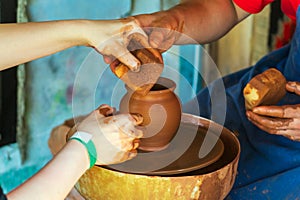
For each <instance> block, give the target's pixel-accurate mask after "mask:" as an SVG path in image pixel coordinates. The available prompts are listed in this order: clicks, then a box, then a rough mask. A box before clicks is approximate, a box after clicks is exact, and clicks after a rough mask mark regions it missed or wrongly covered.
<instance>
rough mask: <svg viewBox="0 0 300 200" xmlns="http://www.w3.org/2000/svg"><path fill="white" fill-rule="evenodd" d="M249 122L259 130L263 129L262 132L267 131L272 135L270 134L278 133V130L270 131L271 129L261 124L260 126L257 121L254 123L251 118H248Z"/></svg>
mask: <svg viewBox="0 0 300 200" xmlns="http://www.w3.org/2000/svg"><path fill="white" fill-rule="evenodd" d="M248 120H249V121H250V122H251V123H253V124H254V125H255V126H257V127H258V128H259V129H261V130H263V131H265V132H267V133H270V134H276V133H277V131H278V130H276V129H270V128H268V127H265V126H263V125H261V124H260V123H259V122H257V121H252V119H251V118H248Z"/></svg>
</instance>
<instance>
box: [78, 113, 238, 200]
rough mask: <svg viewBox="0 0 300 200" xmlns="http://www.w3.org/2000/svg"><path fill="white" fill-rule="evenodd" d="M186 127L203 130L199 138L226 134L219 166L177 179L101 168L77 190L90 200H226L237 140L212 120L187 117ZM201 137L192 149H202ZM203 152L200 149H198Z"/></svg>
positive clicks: (86, 176)
mask: <svg viewBox="0 0 300 200" xmlns="http://www.w3.org/2000/svg"><path fill="white" fill-rule="evenodd" d="M181 122H182V123H187V124H193V125H195V126H198V127H199V132H198V134H197V136H199V135H201V134H208V133H207V131H208V130H210V134H214V132H216V133H217V132H218V131H220V130H221V131H222V132H221V135H220V139H221V141H222V142H223V143H224V146H225V148H224V153H223V154H222V156H221V158H220V159H218V160H217V161H216V162H215V163H213V164H211V165H209V166H207V167H205V168H201V169H199V170H195V171H192V172H189V173H185V174H177V175H175V176H172V175H168V176H149V175H139V174H132V173H126V172H120V171H116V170H112V169H108V168H105V167H101V166H95V167H93V168H91V169H90V170H88V171H87V172H86V173H85V174H84V175H83V176H82V177H81V178H80V179H79V181H78V183H77V184H76V186H75V187H76V189H77V190H78V191H79V193H80V194H81V195H82V196H83V197H84V198H85V199H87V200H95V199H108V200H110V199H111V200H114V199H118V200H127V199H153V200H159V199H165V200H174V199H182V200H184V199H208V200H211V199H224V198H225V197H226V196H227V195H228V193H229V191H230V190H231V188H232V186H233V184H234V181H235V177H236V173H237V166H238V160H239V156H240V144H239V141H238V139H237V137H236V136H235V135H234V134H233V133H232V132H230V131H229V130H228V129H226V128H224V127H222V126H221V125H218V124H216V123H214V122H212V121H210V120H207V119H204V118H201V117H197V116H193V115H189V114H183V115H182V118H181ZM198 139H200V140H202V139H201V137H199V138H197V137H196V138H195V140H194V142H193V144H192V146H199V140H198ZM198 148H199V147H198Z"/></svg>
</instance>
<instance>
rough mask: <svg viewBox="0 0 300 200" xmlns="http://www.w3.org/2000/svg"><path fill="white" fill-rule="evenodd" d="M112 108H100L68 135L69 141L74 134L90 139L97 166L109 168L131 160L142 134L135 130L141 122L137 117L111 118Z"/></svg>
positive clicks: (118, 116) (134, 115)
mask: <svg viewBox="0 0 300 200" xmlns="http://www.w3.org/2000/svg"><path fill="white" fill-rule="evenodd" d="M113 112H114V110H113V108H111V107H110V106H108V105H102V106H100V107H99V108H98V109H97V110H95V111H93V112H92V113H90V114H89V115H88V116H87V117H86V118H85V119H84V120H83V121H82V122H80V123H79V125H78V126H75V127H74V128H72V129H71V131H70V132H69V133H68V136H67V137H68V138H69V137H70V136H72V135H73V134H74V133H75V132H76V131H82V132H86V133H89V134H91V135H92V138H91V139H92V141H93V143H94V144H95V147H96V151H97V161H96V164H97V165H109V164H116V163H121V162H124V161H126V160H130V159H132V158H133V157H135V156H136V154H137V150H136V149H137V147H138V145H139V138H141V137H142V136H143V132H142V131H141V130H139V129H137V128H136V126H137V125H139V124H141V123H142V121H143V118H142V116H141V115H137V114H132V115H131V114H117V115H112V114H113Z"/></svg>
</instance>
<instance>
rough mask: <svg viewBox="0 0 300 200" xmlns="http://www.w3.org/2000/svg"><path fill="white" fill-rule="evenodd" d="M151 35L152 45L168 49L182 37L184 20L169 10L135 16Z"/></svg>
mask: <svg viewBox="0 0 300 200" xmlns="http://www.w3.org/2000/svg"><path fill="white" fill-rule="evenodd" d="M134 17H135V18H136V19H137V21H138V22H139V24H140V25H141V27H143V28H144V29H145V31H146V33H147V34H148V36H149V43H150V45H151V47H153V48H155V49H159V50H160V51H161V52H164V51H167V50H168V49H169V48H170V47H171V46H172V45H173V44H174V43H176V41H177V40H178V39H179V37H180V33H181V32H182V31H183V21H182V20H180V19H179V18H175V17H174V16H173V15H170V14H168V13H167V12H157V13H153V14H143V15H137V16H134Z"/></svg>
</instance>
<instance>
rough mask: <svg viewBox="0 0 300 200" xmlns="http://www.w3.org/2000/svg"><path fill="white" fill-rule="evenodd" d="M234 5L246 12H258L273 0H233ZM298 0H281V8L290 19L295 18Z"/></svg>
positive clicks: (299, 0)
mask: <svg viewBox="0 0 300 200" xmlns="http://www.w3.org/2000/svg"><path fill="white" fill-rule="evenodd" d="M233 1H234V3H235V4H236V5H238V6H239V7H240V8H241V9H243V10H245V11H246V12H248V13H252V14H254V13H258V12H260V11H261V10H262V9H263V8H264V7H265V6H266V5H268V4H269V3H272V2H273V1H274V0H233ZM299 4H300V0H281V10H282V11H283V12H284V13H285V14H286V15H287V16H288V17H290V18H291V19H293V20H296V11H297V8H298V5H299Z"/></svg>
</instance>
